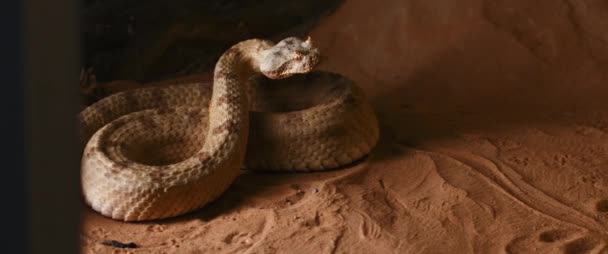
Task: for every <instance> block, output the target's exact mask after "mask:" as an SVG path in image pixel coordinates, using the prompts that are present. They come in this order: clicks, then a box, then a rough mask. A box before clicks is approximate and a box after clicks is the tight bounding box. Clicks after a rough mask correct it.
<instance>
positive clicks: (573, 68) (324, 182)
mask: <svg viewBox="0 0 608 254" xmlns="http://www.w3.org/2000/svg"><path fill="white" fill-rule="evenodd" d="M311 36H312V38H313V40H315V41H316V44H317V45H318V46H319V47H320V48H321V50H322V52H323V53H324V54H325V55H326V56H327V57H328V60H327V62H325V63H324V64H322V66H321V68H320V69H323V70H330V71H335V72H338V73H341V74H343V75H346V76H348V77H350V78H352V79H353V80H355V81H357V82H358V83H359V84H360V85H361V86H362V87H363V88H364V89H365V91H366V92H367V94H368V96H369V98H370V100H371V101H372V103H373V105H374V108H375V109H376V112H377V114H378V117H379V121H380V125H381V135H382V138H381V141H380V143H379V145H378V146H377V148H376V149H375V150H374V151H373V153H372V154H371V155H370V156H369V158H368V159H367V160H366V161H364V162H362V163H360V164H357V165H356V166H353V167H351V168H347V169H344V170H339V171H330V172H326V173H314V174H260V173H244V174H243V175H241V176H240V177H239V178H238V179H237V181H236V182H235V183H234V185H233V186H232V187H231V188H230V189H229V190H228V191H227V192H226V194H225V195H224V196H222V197H221V198H220V199H219V200H218V201H217V202H215V203H213V204H212V205H210V206H208V207H205V208H203V209H201V210H199V211H197V212H195V213H193V214H189V215H186V216H181V217H177V218H174V219H169V220H162V221H154V222H148V223H122V222H116V221H113V220H111V219H107V218H104V217H102V216H100V215H99V214H97V213H95V212H93V211H91V210H90V209H87V210H86V213H85V216H84V227H83V230H82V234H83V237H82V239H83V240H82V250H83V251H84V252H86V253H562V252H563V253H608V245H607V244H608V101H607V100H608V77H607V76H608V2H606V1H601V0H559V1H558V0H537V1H529V0H508V1H507V0H498V1H495V0H493V1H490V0H486V1H481V0H460V1H448V0H384V1H366V0H347V1H345V3H344V4H343V6H342V7H341V8H340V9H338V11H337V12H336V13H334V14H333V15H331V16H329V17H327V18H326V19H324V20H323V21H321V23H320V24H319V25H318V26H317V27H316V28H314V29H313V31H312V32H311ZM103 240H117V241H121V242H134V243H136V244H137V245H138V248H136V249H118V248H113V247H109V246H105V245H103V244H101V241H103Z"/></svg>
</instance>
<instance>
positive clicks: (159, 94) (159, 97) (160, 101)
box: [150, 87, 169, 108]
mask: <svg viewBox="0 0 608 254" xmlns="http://www.w3.org/2000/svg"><path fill="white" fill-rule="evenodd" d="M150 95H151V97H152V102H153V103H154V104H155V105H157V106H158V107H159V108H167V107H169V105H168V104H169V103H168V102H167V100H165V98H164V96H163V91H162V89H161V88H160V87H155V88H154V89H152V90H151V91H150Z"/></svg>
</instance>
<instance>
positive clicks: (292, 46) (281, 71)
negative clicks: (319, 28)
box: [260, 37, 321, 79]
mask: <svg viewBox="0 0 608 254" xmlns="http://www.w3.org/2000/svg"><path fill="white" fill-rule="evenodd" d="M261 57H262V58H261V61H260V70H261V71H262V73H263V74H264V75H265V76H266V77H269V78H271V79H281V78H286V77H289V76H292V75H294V74H298V73H307V72H310V71H312V70H313V69H314V68H315V66H317V64H318V63H319V61H320V60H321V54H320V53H319V50H318V49H317V48H316V47H314V46H313V45H312V41H311V40H310V37H308V38H307V40H305V41H304V40H301V39H299V38H296V37H289V38H286V39H283V40H281V41H280V42H279V43H277V44H276V45H274V46H273V47H271V48H269V49H267V50H264V51H263V52H262V55H261Z"/></svg>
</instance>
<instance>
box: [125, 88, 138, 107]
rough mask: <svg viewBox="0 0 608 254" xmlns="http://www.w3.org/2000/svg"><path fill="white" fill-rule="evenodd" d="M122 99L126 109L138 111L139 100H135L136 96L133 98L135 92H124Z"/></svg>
mask: <svg viewBox="0 0 608 254" xmlns="http://www.w3.org/2000/svg"><path fill="white" fill-rule="evenodd" d="M124 98H125V107H126V108H129V109H133V110H136V109H139V100H138V99H137V96H135V92H133V91H126V92H125V94H124Z"/></svg>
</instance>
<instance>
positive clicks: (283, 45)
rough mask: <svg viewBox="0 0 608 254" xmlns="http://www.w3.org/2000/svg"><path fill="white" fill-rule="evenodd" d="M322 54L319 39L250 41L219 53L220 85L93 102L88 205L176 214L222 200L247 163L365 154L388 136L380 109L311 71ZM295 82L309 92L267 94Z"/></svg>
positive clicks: (112, 211) (337, 162)
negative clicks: (380, 119) (380, 125)
mask: <svg viewBox="0 0 608 254" xmlns="http://www.w3.org/2000/svg"><path fill="white" fill-rule="evenodd" d="M319 59H320V53H319V51H318V49H317V48H315V47H314V46H313V45H312V42H311V40H310V38H308V39H307V40H301V39H298V38H296V37H289V38H286V39H284V40H282V41H280V42H278V43H276V44H274V43H273V42H271V41H268V40H261V39H250V40H246V41H242V42H239V43H237V44H235V45H234V46H232V47H231V48H229V49H228V50H227V51H226V52H224V54H223V55H222V56H221V57H220V58H219V60H218V62H217V64H216V66H215V70H214V77H213V84H212V88H210V87H209V86H204V85H203V84H202V83H198V82H192V83H186V84H179V85H173V86H167V87H148V88H141V89H135V90H130V91H124V92H120V93H116V94H114V95H111V96H108V97H106V98H104V99H101V100H100V101H98V102H96V103H94V104H92V105H91V106H89V107H87V108H85V109H84V110H83V111H82V112H81V113H80V114H79V116H78V118H79V121H80V127H81V131H82V133H81V135H82V138H83V146H84V149H83V154H82V161H81V184H82V192H83V196H84V200H85V202H86V203H87V204H88V205H90V206H91V207H92V208H93V209H94V210H95V211H97V212H99V213H101V214H102V215H104V216H107V217H111V218H113V219H116V220H124V221H144V220H153V219H161V218H168V217H173V216H178V215H181V214H185V213H188V212H190V211H193V210H196V209H198V208H200V207H203V206H205V205H206V204H208V203H209V202H211V201H213V200H215V199H216V198H217V197H218V196H219V195H221V194H222V193H223V192H224V191H225V190H226V189H227V188H228V187H229V186H230V184H231V183H232V182H233V181H234V179H235V178H236V177H237V175H238V174H239V172H240V169H241V168H243V167H244V168H246V169H249V170H275V171H276V170H286V171H318V170H325V169H332V168H336V167H340V166H343V165H346V164H349V163H352V162H353V161H356V160H358V159H360V158H362V157H363V156H365V155H366V154H367V153H369V152H370V150H371V149H372V148H373V147H374V146H375V144H376V142H377V140H378V137H379V130H378V124H377V119H376V117H375V115H374V112H373V110H372V108H371V106H370V105H369V104H368V102H367V100H366V98H365V96H364V94H363V92H362V91H361V90H360V89H359V88H358V87H357V86H356V85H355V84H354V83H353V82H352V81H351V80H349V79H347V78H344V77H342V76H340V75H338V74H334V73H326V72H312V70H313V69H314V67H315V66H316V65H317V64H318V62H319ZM296 74H299V75H296ZM262 75H263V76H262ZM264 76H265V77H264ZM288 77H290V78H289V79H286V78H288ZM256 80H257V81H256ZM271 81H272V82H271ZM289 82H296V83H300V84H302V85H303V86H307V85H308V83H310V84H311V85H310V89H308V90H307V89H306V88H305V89H302V91H309V92H298V94H291V95H289V96H287V97H286V98H287V99H283V102H280V101H281V99H279V100H278V101H279V102H277V100H265V99H263V98H265V97H272V93H273V91H275V90H277V91H278V90H281V89H283V88H282V87H287V88H288V87H292V86H293V85H291V84H290V83H289ZM254 83H255V84H262V83H268V86H274V87H275V88H276V89H274V90H273V89H268V88H266V89H256V87H259V86H254V85H253V84H254ZM315 84H316V85H315ZM275 97H277V96H275ZM273 101H274V102H273ZM298 102H300V103H299V104H300V105H297V106H292V107H291V108H289V107H288V108H287V109H285V108H284V107H283V108H282V109H281V105H280V104H290V103H291V104H298Z"/></svg>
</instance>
